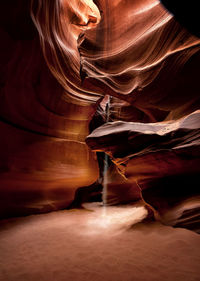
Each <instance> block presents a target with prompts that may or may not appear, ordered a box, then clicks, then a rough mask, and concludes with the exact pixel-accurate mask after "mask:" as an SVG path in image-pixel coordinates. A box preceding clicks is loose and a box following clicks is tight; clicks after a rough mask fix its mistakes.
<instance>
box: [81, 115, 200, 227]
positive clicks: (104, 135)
mask: <svg viewBox="0 0 200 281" xmlns="http://www.w3.org/2000/svg"><path fill="white" fill-rule="evenodd" d="M199 122H200V111H196V112H194V113H192V114H190V115H188V116H186V117H184V118H181V119H179V120H177V121H171V122H169V121H168V122H157V123H148V124H145V123H134V122H122V121H118V122H113V123H107V124H105V125H103V126H101V127H99V128H97V129H96V130H94V131H93V133H92V134H91V135H89V136H88V138H87V140H86V141H87V144H88V145H89V146H90V147H91V148H92V149H93V150H96V151H104V152H106V153H108V154H109V155H110V156H111V157H112V159H113V162H114V163H115V164H116V166H117V167H118V169H119V171H120V173H122V174H123V175H124V176H125V177H126V178H127V180H128V181H129V182H132V183H133V185H132V188H133V189H135V186H137V187H139V188H140V190H141V194H142V197H143V199H144V200H145V201H146V202H147V203H148V204H150V205H151V206H152V207H153V208H154V210H155V215H156V217H157V218H159V219H161V220H162V221H164V222H166V223H169V224H176V223H178V218H179V217H180V216H181V215H182V214H183V213H184V211H186V212H185V217H186V218H185V225H186V226H187V227H191V228H195V227H196V228H198V230H199V226H198V225H199V216H198V212H199V209H198V207H199V206H200V190H199V184H198V177H199V173H200V168H199V167H200V147H199V146H200V129H199ZM108 188H109V187H108ZM114 196H116V197H117V193H116V194H115V195H114ZM118 200H119V201H120V196H119V197H118ZM184 202H185V208H184ZM178 206H180V208H179V207H178ZM172 210H174V212H172ZM191 210H193V211H194V213H193V214H192V215H191ZM189 211H190V212H189ZM187 212H188V214H189V213H190V214H189V215H190V219H188V220H187ZM181 223H182V225H184V219H183V220H182V221H180V225H181Z"/></svg>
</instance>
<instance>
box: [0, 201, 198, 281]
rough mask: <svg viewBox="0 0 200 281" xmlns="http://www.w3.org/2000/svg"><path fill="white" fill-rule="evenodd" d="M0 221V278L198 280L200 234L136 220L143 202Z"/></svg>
mask: <svg viewBox="0 0 200 281" xmlns="http://www.w3.org/2000/svg"><path fill="white" fill-rule="evenodd" d="M85 207H86V208H87V210H75V209H74V210H63V211H57V212H52V213H48V214H41V215H32V216H27V217H21V218H12V219H8V220H3V221H1V222H0V280H1V281H67V280H70V281H86V280H87V281H98V280H103V281H146V280H148V281H151V280H152V281H161V280H162V281H165V280H169V281H179V280H180V281H199V280H200V235H198V234H196V233H194V232H192V231H189V230H186V229H180V228H172V227H169V226H164V225H162V224H160V223H158V222H151V223H141V222H140V221H141V220H142V219H143V218H144V217H145V216H146V209H145V208H144V207H143V206H125V207H108V208H107V209H105V208H103V207H101V206H98V205H95V204H91V205H86V206H85Z"/></svg>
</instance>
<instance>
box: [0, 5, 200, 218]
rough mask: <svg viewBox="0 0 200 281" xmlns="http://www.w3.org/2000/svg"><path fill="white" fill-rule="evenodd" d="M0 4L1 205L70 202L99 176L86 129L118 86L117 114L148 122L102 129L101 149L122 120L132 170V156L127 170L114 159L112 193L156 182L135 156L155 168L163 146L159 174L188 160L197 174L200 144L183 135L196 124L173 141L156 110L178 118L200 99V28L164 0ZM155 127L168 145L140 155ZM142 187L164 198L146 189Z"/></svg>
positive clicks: (3, 209) (13, 210) (5, 209)
mask: <svg viewBox="0 0 200 281" xmlns="http://www.w3.org/2000/svg"><path fill="white" fill-rule="evenodd" d="M0 8H1V9H0V13H1V19H0V25H1V26H0V34H1V39H2V40H1V41H2V44H1V47H0V50H1V52H0V58H1V65H0V72H1V84H0V86H1V91H0V134H1V138H0V198H1V199H0V200H1V201H0V216H7V215H13V214H15V215H17V214H28V213H33V212H44V211H50V210H56V209H59V208H64V207H67V206H69V205H70V204H71V203H72V201H73V199H74V195H75V192H76V190H77V189H78V188H81V187H84V186H86V187H88V186H91V185H92V184H93V183H95V182H96V181H97V179H98V177H99V165H98V161H97V157H96V154H95V153H94V152H92V151H91V149H90V148H89V147H88V146H87V145H86V143H85V138H86V137H87V136H88V134H89V133H90V131H91V130H93V129H94V128H95V127H98V126H99V125H101V122H102V120H97V119H98V114H97V112H98V110H97V108H99V106H100V105H101V107H102V108H101V111H100V112H101V114H102V115H103V114H104V113H103V111H105V103H106V101H105V99H104V100H103V101H102V99H103V97H104V96H107V95H111V96H113V98H112V99H111V111H110V112H111V114H110V120H111V121H117V120H122V121H125V122H138V123H137V128H138V130H139V132H141V133H140V134H139V139H138V143H137V142H136V139H135V138H133V139H131V138H132V136H131V138H130V139H131V140H129V143H128V144H127V139H126V136H124V131H123V129H122V130H121V129H120V128H121V127H120V126H121V125H122V123H114V124H113V125H105V126H104V127H101V129H100V130H101V137H99V139H102V138H103V144H102V146H101V147H100V150H104V151H109V149H108V148H107V147H106V141H105V140H104V135H106V134H107V128H113V130H114V132H113V134H114V137H115V134H117V138H115V139H114V141H115V143H113V136H112V134H110V132H109V133H108V135H109V138H110V141H111V142H112V143H113V144H112V148H113V147H114V149H115V152H116V153H118V155H114V156H113V157H114V158H115V161H114V162H115V164H116V163H117V165H118V162H117V161H118V160H119V161H121V159H123V158H124V157H126V159H127V158H128V161H129V162H128V164H127V167H126V169H127V172H126V173H129V172H130V174H126V173H124V167H122V166H123V165H120V169H121V170H120V172H119V171H118V170H117V169H116V167H115V166H112V167H110V170H109V185H110V189H109V190H110V191H109V192H110V194H109V196H110V197H109V200H110V203H113V204H118V203H120V202H123V203H126V202H128V201H132V200H136V199H138V198H141V190H147V192H150V190H152V189H153V187H151V186H147V183H143V185H144V186H141V185H138V181H137V177H136V178H135V172H133V171H132V167H138V170H139V171H142V172H139V174H140V173H142V174H143V171H144V170H145V171H146V173H147V174H148V175H149V179H150V178H154V174H155V173H156V172H155V171H154V169H156V168H155V167H156V166H155V163H156V165H157V158H159V161H160V163H161V164H160V167H162V169H161V170H162V171H161V172H158V173H159V175H160V178H163V176H161V175H164V179H165V178H167V176H170V177H171V176H174V177H175V178H176V179H178V176H179V175H182V174H184V173H185V171H186V172H187V173H188V175H189V177H191V178H192V179H194V178H195V176H194V177H193V176H191V175H192V172H191V171H192V170H194V174H195V175H196V174H197V172H198V168H197V167H198V165H199V162H198V145H196V143H195V145H193V144H192V145H188V146H187V147H186V146H184V147H183V148H180V149H179V148H177V147H176V141H177V143H178V144H180V141H183V138H185V139H187V140H188V143H190V139H191V136H190V133H188V134H186V135H184V136H185V137H184V136H183V135H182V133H181V136H180V138H181V140H180V139H179V135H178V136H176V135H175V138H174V134H173V133H171V134H170V133H169V135H167V140H166V142H167V143H165V141H164V139H165V138H164V137H162V136H161V135H159V133H158V132H157V129H161V131H162V128H165V125H162V124H160V123H158V124H157V123H156V122H158V121H159V122H160V121H164V120H165V121H167V122H168V121H169V122H171V121H173V120H179V118H181V117H184V116H186V115H188V114H191V113H192V112H194V111H195V110H198V109H199V108H200V98H199V90H200V87H199V71H200V53H199V50H200V46H199V43H200V39H198V38H197V37H195V36H194V35H192V34H190V33H189V32H188V31H187V30H186V29H184V27H182V26H181V25H180V24H179V23H178V22H177V21H176V20H175V19H174V18H173V17H172V15H171V14H170V13H168V12H167V10H166V9H165V8H164V7H163V6H162V5H161V4H160V3H159V2H158V1H156V0H142V1H136V0H134V1H132V0H126V1H121V0H118V1H109V2H108V1H106V0H97V1H94V2H93V1H92V0H81V1H77V0H73V1H66V0H61V1H58V0H57V1H51V0H43V1H42V2H40V1H37V0H32V1H29V0H17V1H16V4H15V5H13V1H11V0H9V1H5V0H4V1H1V3H0ZM100 103H101V104H100ZM99 104H100V105H99ZM99 114H100V113H99ZM95 116H96V119H95ZM192 116H193V115H192ZM195 116H196V115H195ZM93 117H94V118H93ZM189 118H190V117H189ZM100 119H101V118H100ZM104 119H105V118H104ZM91 120H92V122H91ZM104 121H105V120H104ZM149 122H150V123H152V122H153V124H151V125H150V124H149V125H148V126H150V127H151V128H157V129H156V132H155V134H146V133H145V132H144V128H146V127H145V124H144V123H149ZM91 124H92V125H91ZM116 124H118V125H117V126H116ZM175 124H177V123H175ZM107 126H108V127H107ZM109 126H110V127H109ZM128 126H129V124H128ZM162 126H164V127H162ZM148 128H149V127H148ZM102 130H103V131H102ZM109 130H110V129H109ZM120 130H121V131H120ZM145 130H146V129H145ZM190 130H192V132H194V131H195V132H196V131H197V130H198V128H197V127H196V128H195V129H194V128H191V127H190V126H189V131H190ZM175 132H176V130H175ZM177 132H179V130H177ZM184 133H186V132H184ZM178 134H179V133H178ZM147 135H148V140H149V142H150V143H151V145H152V149H157V147H158V146H159V145H160V148H159V149H160V151H161V152H158V151H156V153H153V155H154V156H155V155H158V156H156V159H154V160H152V159H153V158H152V156H149V155H150V151H149V152H148V153H147V154H145V155H138V156H137V158H136V157H130V155H132V154H134V153H136V152H139V153H140V152H141V151H143V149H144V148H145V147H146V141H147ZM192 137H194V136H192ZM177 139H178V140H177ZM88 140H89V139H88ZM197 140H198V136H197ZM104 141H105V142H104ZM130 143H131V144H130ZM136 143H137V145H136ZM169 143H170V144H169ZM90 145H91V143H90ZM138 145H139V147H138ZM140 145H141V147H140ZM169 146H170V148H169ZM92 148H93V149H96V148H95V147H93V146H92ZM133 148H134V149H133ZM131 149H133V151H131ZM136 150H137V151H136ZM171 150H173V152H171ZM194 150H195V152H194ZM152 151H153V150H152ZM182 151H183V152H182ZM112 153H113V151H112ZM159 153H160V154H159ZM182 153H186V154H187V155H189V156H187V157H189V159H190V163H191V164H189V165H188V158H187V157H186V158H185V160H184V159H183V158H184V157H185V156H184V157H183V156H182ZM184 155H185V154H184ZM145 157H146V158H145ZM135 159H137V161H136V160H135ZM134 161H135V162H134ZM140 161H141V162H140ZM151 161H153V162H152V164H151ZM184 161H185V162H184ZM122 162H123V161H122ZM144 163H145V164H144ZM183 163H184V164H183ZM145 165H146V166H145ZM182 166H184V168H182ZM188 166H189V167H190V169H189V170H188V171H187V168H188ZM128 167H129V170H128ZM143 167H146V168H145V169H143ZM174 167H177V168H174ZM100 168H101V163H100ZM134 169H135V168H134ZM195 169H196V170H195ZM132 174H133V175H132ZM124 175H125V177H124ZM177 175H178V176H177ZM176 176H177V177H176ZM133 177H134V180H133V179H132V178H133ZM155 178H156V179H158V178H159V177H158V176H157V174H156V176H155ZM180 178H182V177H181V176H180ZM164 179H163V180H164ZM170 180H171V179H170ZM171 181H172V180H171ZM182 181H183V182H186V181H185V180H182ZM133 182H134V185H135V188H133ZM173 182H174V184H175V180H174V179H173ZM165 183H166V185H168V184H167V181H166V182H165ZM148 184H149V185H150V181H148ZM157 186H159V184H158V185H157ZM124 190H126V192H124ZM116 194H117V196H116ZM152 194H154V191H152ZM143 196H144V200H146V201H147V202H148V203H149V204H151V205H152V206H153V207H154V208H155V209H156V208H157V206H156V204H155V202H151V200H150V199H146V198H145V192H143ZM152 196H153V195H152ZM147 197H148V198H149V195H148V196H147ZM161 197H162V196H160V197H159V198H161ZM175 197H176V196H175ZM186 197H187V196H186ZM159 200H161V199H159ZM162 200H163V204H164V203H165V199H164V197H162ZM166 204H167V203H166ZM157 209H159V208H157ZM161 209H163V206H161V208H160V209H159V211H160V210H161Z"/></svg>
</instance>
